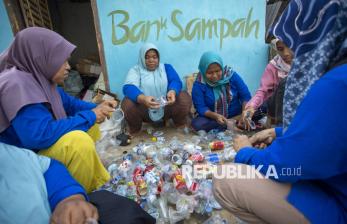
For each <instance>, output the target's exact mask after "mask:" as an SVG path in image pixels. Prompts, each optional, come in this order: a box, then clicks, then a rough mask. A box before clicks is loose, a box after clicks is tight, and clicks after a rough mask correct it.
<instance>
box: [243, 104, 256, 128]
mask: <svg viewBox="0 0 347 224" xmlns="http://www.w3.org/2000/svg"><path fill="white" fill-rule="evenodd" d="M254 112H255V110H254V109H253V108H252V107H248V108H246V109H244V110H243V111H242V118H241V120H240V121H241V122H242V124H243V125H244V128H245V129H246V130H248V131H250V130H251V126H250V123H249V120H251V119H252V117H253V114H254Z"/></svg>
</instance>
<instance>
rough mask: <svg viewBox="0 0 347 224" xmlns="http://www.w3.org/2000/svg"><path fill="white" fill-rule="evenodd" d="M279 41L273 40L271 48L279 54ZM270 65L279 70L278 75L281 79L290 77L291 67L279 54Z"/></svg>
mask: <svg viewBox="0 0 347 224" xmlns="http://www.w3.org/2000/svg"><path fill="white" fill-rule="evenodd" d="M278 41H279V39H273V40H272V41H271V47H272V48H273V49H274V50H275V51H276V52H278V49H277V42H278ZM270 63H271V64H272V65H273V66H275V68H276V69H277V75H278V77H279V78H281V79H284V78H286V77H287V76H288V73H289V71H290V65H289V64H287V63H286V62H285V61H284V60H283V59H282V57H281V56H280V55H279V54H277V55H276V56H275V57H274V58H273V59H272V60H271V61H270Z"/></svg>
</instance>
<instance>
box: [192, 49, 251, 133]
mask: <svg viewBox="0 0 347 224" xmlns="http://www.w3.org/2000/svg"><path fill="white" fill-rule="evenodd" d="M192 98H193V103H194V106H195V109H196V110H197V112H198V114H199V116H198V117H197V118H195V119H194V120H193V121H192V127H193V128H194V130H196V131H199V130H205V131H210V130H212V129H218V130H220V131H221V130H225V129H226V128H227V119H228V118H232V117H235V116H237V115H240V114H241V112H242V108H243V106H244V105H246V103H247V102H248V100H249V99H251V94H250V92H249V90H248V87H247V86H246V84H245V83H244V82H243V80H242V78H241V77H240V76H239V75H238V74H237V73H236V72H235V71H233V70H232V69H231V68H230V67H228V66H224V64H223V60H222V58H221V57H220V56H219V55H218V54H217V53H214V52H206V53H204V54H203V55H202V56H201V58H200V63H199V74H198V76H197V78H196V80H195V82H194V84H193V90H192Z"/></svg>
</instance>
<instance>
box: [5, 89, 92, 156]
mask: <svg viewBox="0 0 347 224" xmlns="http://www.w3.org/2000/svg"><path fill="white" fill-rule="evenodd" d="M58 91H59V93H60V96H61V99H62V101H63V106H64V109H65V112H66V114H67V116H68V117H67V118H66V119H60V120H55V118H54V117H53V116H52V113H51V112H50V111H49V109H48V108H47V107H46V106H45V104H43V103H38V104H30V105H26V106H24V107H23V108H22V109H20V110H19V112H18V113H17V115H16V117H15V118H14V119H13V120H12V121H11V126H9V127H8V128H7V129H6V130H5V131H3V132H2V133H0V142H3V143H6V144H10V145H15V146H17V147H21V148H26V149H31V150H33V151H39V150H41V149H46V148H49V147H50V146H52V145H53V144H54V143H55V142H56V141H57V140H58V139H59V138H60V137H62V136H63V135H64V134H66V133H68V132H70V131H74V130H81V131H88V130H89V129H90V128H91V127H92V126H93V125H94V123H95V120H96V116H95V113H94V112H93V111H91V109H93V108H94V107H96V105H95V104H93V103H88V102H84V101H82V100H79V99H76V98H74V97H72V96H69V95H67V94H66V93H65V92H64V91H63V90H62V89H61V88H58Z"/></svg>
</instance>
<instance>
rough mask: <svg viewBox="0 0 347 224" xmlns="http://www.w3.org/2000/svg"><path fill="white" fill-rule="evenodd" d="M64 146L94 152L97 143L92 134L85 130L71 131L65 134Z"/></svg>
mask: <svg viewBox="0 0 347 224" xmlns="http://www.w3.org/2000/svg"><path fill="white" fill-rule="evenodd" d="M61 140H62V141H63V144H64V146H67V147H68V148H69V150H71V151H74V152H77V153H79V152H81V153H83V154H88V153H94V152H95V143H94V141H93V139H92V138H91V136H90V135H89V134H88V133H86V132H84V131H71V132H69V133H67V134H65V135H64V136H63V137H62V139H61Z"/></svg>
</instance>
